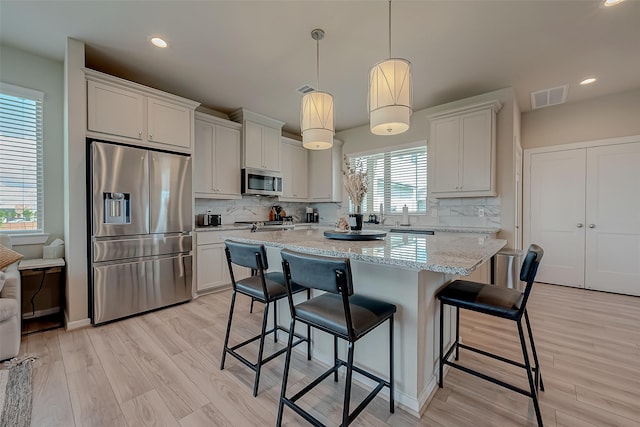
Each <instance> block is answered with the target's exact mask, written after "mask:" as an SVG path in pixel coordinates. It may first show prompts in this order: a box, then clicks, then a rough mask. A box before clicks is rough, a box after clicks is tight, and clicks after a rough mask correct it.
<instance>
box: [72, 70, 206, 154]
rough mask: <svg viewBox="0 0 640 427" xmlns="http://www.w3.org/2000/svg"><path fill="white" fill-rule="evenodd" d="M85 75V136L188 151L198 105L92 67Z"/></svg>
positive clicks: (189, 150)
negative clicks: (94, 69)
mask: <svg viewBox="0 0 640 427" xmlns="http://www.w3.org/2000/svg"><path fill="white" fill-rule="evenodd" d="M85 76H86V79H87V136H94V137H96V138H105V139H109V140H111V141H115V142H124V143H129V144H135V145H139V146H144V147H149V148H162V149H166V150H171V151H180V152H185V153H191V152H192V148H193V117H194V109H195V108H196V107H197V106H198V105H199V104H198V103H197V102H194V101H190V100H188V99H185V98H181V97H178V96H175V95H171V94H168V93H165V92H161V91H159V90H156V89H152V88H149V87H146V86H142V85H139V84H137V83H133V82H129V81H126V80H123V79H120V78H117V77H113V76H109V75H107V74H103V73H99V72H97V71H93V70H85Z"/></svg>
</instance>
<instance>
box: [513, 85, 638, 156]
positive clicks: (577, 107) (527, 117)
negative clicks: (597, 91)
mask: <svg viewBox="0 0 640 427" xmlns="http://www.w3.org/2000/svg"><path fill="white" fill-rule="evenodd" d="M596 84H597V83H596ZM629 135H640V89H637V90H634V91H629V92H623V93H618V94H614V95H606V96H601V97H599V98H594V99H590V100H586V101H582V102H576V103H572V104H562V105H556V106H553V107H546V108H541V109H539V110H533V111H530V112H528V113H524V114H523V115H522V146H523V148H525V149H526V148H537V147H547V146H551V145H559V144H568V143H572V142H583V141H594V140H598V139H606V138H614V137H620V136H629Z"/></svg>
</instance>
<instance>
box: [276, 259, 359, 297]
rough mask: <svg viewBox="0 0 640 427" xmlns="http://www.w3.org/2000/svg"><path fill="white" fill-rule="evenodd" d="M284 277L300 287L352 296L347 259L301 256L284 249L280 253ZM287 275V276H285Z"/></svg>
mask: <svg viewBox="0 0 640 427" xmlns="http://www.w3.org/2000/svg"><path fill="white" fill-rule="evenodd" d="M280 254H281V255H282V260H283V267H284V268H283V270H284V271H285V276H287V275H288V276H289V278H291V279H292V280H293V281H294V282H296V283H297V284H298V285H300V286H304V287H305V288H310V289H318V290H321V291H325V292H330V293H332V294H342V293H343V292H344V293H345V294H346V296H350V295H353V283H352V280H351V264H350V263H349V259H348V258H334V257H325V256H320V255H312V254H302V253H299V252H294V251H290V250H288V249H284V250H282V251H281V252H280ZM287 273H288V274H287Z"/></svg>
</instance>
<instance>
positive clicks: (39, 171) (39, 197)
mask: <svg viewBox="0 0 640 427" xmlns="http://www.w3.org/2000/svg"><path fill="white" fill-rule="evenodd" d="M0 93H2V94H4V95H10V96H15V97H18V98H25V99H30V100H33V101H36V102H38V103H39V106H38V108H39V111H38V112H37V113H36V121H37V123H36V203H37V210H36V218H37V228H36V229H34V230H0V233H2V234H6V235H11V236H12V237H17V236H18V235H25V236H32V238H29V237H27V239H26V240H25V242H27V243H32V241H33V238H36V240H37V241H38V242H40V240H41V239H40V238H39V237H37V236H35V235H36V234H37V235H40V236H42V235H44V234H43V232H44V166H43V165H44V163H43V148H44V147H43V140H44V138H43V131H44V112H43V110H44V92H42V91H39V90H34V89H28V88H25V87H21V86H16V85H12V84H8V83H4V82H0ZM25 242H12V243H14V244H15V243H17V244H20V243H25Z"/></svg>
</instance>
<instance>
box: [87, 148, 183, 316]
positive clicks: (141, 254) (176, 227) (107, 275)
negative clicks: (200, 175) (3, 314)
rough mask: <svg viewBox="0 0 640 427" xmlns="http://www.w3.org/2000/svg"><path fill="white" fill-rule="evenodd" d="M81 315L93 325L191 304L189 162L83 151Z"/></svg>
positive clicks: (151, 154)
mask: <svg viewBox="0 0 640 427" xmlns="http://www.w3.org/2000/svg"><path fill="white" fill-rule="evenodd" d="M88 147H89V148H88V156H87V158H88V160H89V161H88V162H87V163H88V167H89V174H88V189H87V190H88V197H87V201H88V204H89V206H88V210H87V212H88V222H89V223H88V230H89V233H88V234H89V235H90V237H89V241H88V246H89V301H90V304H89V306H90V307H89V312H90V313H89V314H90V318H91V323H92V324H94V325H98V324H101V323H105V322H109V321H112V320H115V319H119V318H123V317H127V316H131V315H134V314H138V313H142V312H145V311H149V310H153V309H156V308H160V307H164V306H168V305H172V304H176V303H180V302H184V301H188V300H190V299H191V292H192V289H191V288H192V287H191V280H192V253H191V245H192V242H191V227H192V226H191V224H192V218H193V216H192V212H191V204H192V200H191V194H192V193H191V158H190V157H189V156H186V155H179V154H171V153H166V152H160V151H152V150H146V149H142V148H135V147H129V146H124V145H118V144H112V143H106V142H100V141H91V143H90V144H89V145H88Z"/></svg>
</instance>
